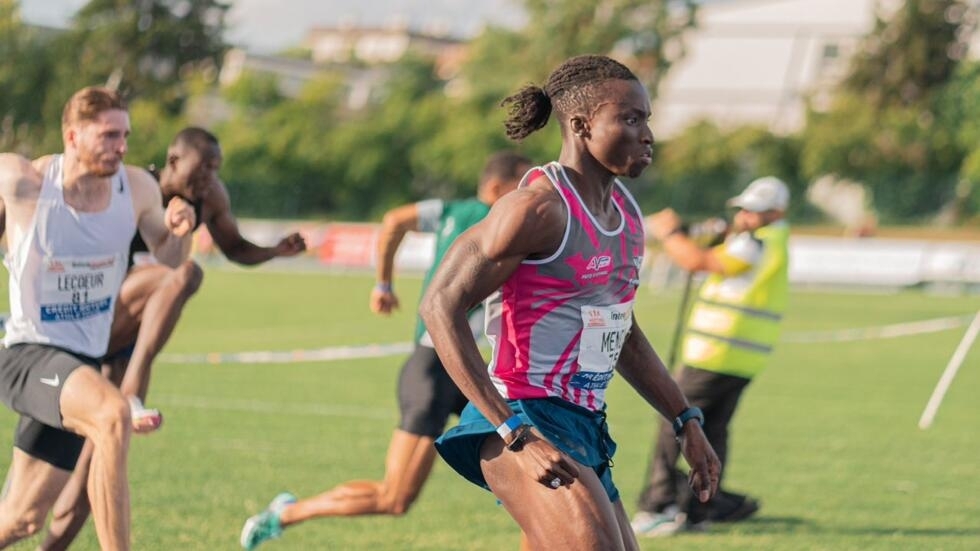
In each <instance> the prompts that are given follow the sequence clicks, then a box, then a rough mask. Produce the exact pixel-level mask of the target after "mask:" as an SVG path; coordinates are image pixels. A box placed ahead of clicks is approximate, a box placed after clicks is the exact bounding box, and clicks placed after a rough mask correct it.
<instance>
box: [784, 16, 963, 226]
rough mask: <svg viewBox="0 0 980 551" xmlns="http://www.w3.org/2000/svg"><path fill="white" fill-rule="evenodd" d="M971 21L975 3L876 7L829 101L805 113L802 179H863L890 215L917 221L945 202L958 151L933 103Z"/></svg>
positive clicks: (897, 219)
mask: <svg viewBox="0 0 980 551" xmlns="http://www.w3.org/2000/svg"><path fill="white" fill-rule="evenodd" d="M975 23H976V13H975V8H974V7H971V6H968V5H967V4H966V3H965V2H962V1H957V0H909V1H907V2H904V3H901V4H899V5H897V8H896V9H895V10H894V11H893V12H892V13H891V14H890V17H888V18H887V19H885V18H882V17H881V16H880V15H879V18H878V20H877V23H876V25H875V28H874V30H873V31H872V32H871V33H870V34H869V35H868V37H867V38H866V39H865V40H864V42H863V44H862V46H861V48H860V50H859V52H858V53H857V54H856V55H855V57H854V59H853V61H852V65H851V68H850V71H849V73H848V75H847V76H846V77H845V79H844V81H843V83H842V86H841V89H840V91H839V92H838V94H837V96H836V97H835V99H834V101H833V102H832V104H831V107H830V108H829V109H828V110H827V111H825V112H817V111H814V110H811V111H810V112H809V114H808V120H807V126H806V128H805V130H804V132H803V147H802V160H801V163H802V172H803V175H804V177H805V178H807V179H810V180H813V179H816V178H818V177H820V176H821V175H824V174H835V175H837V176H840V177H843V178H848V179H851V180H855V181H858V182H862V183H864V184H865V185H866V186H868V188H869V189H870V190H871V192H872V195H873V197H874V204H875V208H876V210H878V212H879V213H881V215H882V217H883V218H884V219H885V220H886V221H891V222H911V221H922V220H924V219H926V218H928V217H930V216H932V215H934V214H935V213H936V212H937V211H939V210H940V209H941V208H942V207H943V206H944V205H945V204H946V203H947V202H948V201H950V200H952V199H953V198H954V196H955V188H956V185H957V176H956V173H957V172H958V171H959V166H960V164H961V162H962V157H963V151H962V149H961V148H960V147H958V146H957V145H956V139H955V133H956V130H955V128H954V127H950V126H948V125H945V124H939V123H937V120H938V119H939V118H941V117H942V114H941V113H939V112H938V111H937V109H941V108H943V107H942V106H941V103H940V99H939V98H940V97H941V95H942V94H941V92H942V90H943V89H944V86H945V85H946V84H947V83H948V82H949V81H950V78H951V77H952V76H953V74H954V71H955V70H956V67H957V64H958V63H959V62H960V61H961V59H962V58H963V56H964V55H965V53H966V45H967V42H968V41H969V39H970V37H971V35H972V33H973V30H974V27H975Z"/></svg>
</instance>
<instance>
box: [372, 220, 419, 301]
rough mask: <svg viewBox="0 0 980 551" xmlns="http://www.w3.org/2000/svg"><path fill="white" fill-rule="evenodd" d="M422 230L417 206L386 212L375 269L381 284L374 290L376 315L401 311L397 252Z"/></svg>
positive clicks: (382, 223) (376, 278)
mask: <svg viewBox="0 0 980 551" xmlns="http://www.w3.org/2000/svg"><path fill="white" fill-rule="evenodd" d="M418 227H419V208H418V205H417V204H416V203H411V204H408V205H402V206H400V207H395V208H393V209H391V210H389V211H388V212H386V213H385V215H384V218H382V219H381V230H380V231H379V232H378V246H377V249H376V251H377V258H378V265H377V267H376V269H375V281H376V282H377V285H375V286H374V288H373V289H371V298H370V307H371V311H372V312H374V313H375V314H385V315H387V314H390V313H391V312H392V311H393V310H396V309H397V308H398V295H396V294H395V290H394V286H393V283H394V268H395V253H397V252H398V246H399V245H401V242H402V239H404V238H405V234H406V233H408V232H409V231H412V230H417V229H418Z"/></svg>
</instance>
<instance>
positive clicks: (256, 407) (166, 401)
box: [153, 394, 396, 421]
mask: <svg viewBox="0 0 980 551" xmlns="http://www.w3.org/2000/svg"><path fill="white" fill-rule="evenodd" d="M153 402H154V404H155V405H161V406H174V407H185V408H193V409H207V410H221V411H241V412H246V413H263V414H264V413H274V414H276V415H314V416H318V417H350V418H354V419H382V420H386V421H387V420H391V419H393V418H394V417H396V412H395V411H394V410H392V409H386V408H366V407H364V406H358V405H351V404H321V403H309V402H307V403H296V402H266V401H262V400H245V399H239V398H218V397H214V396H187V395H184V394H180V395H178V394H154V396H153Z"/></svg>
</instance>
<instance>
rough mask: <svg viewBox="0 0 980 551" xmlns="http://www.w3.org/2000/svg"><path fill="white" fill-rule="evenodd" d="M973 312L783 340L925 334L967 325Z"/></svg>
mask: <svg viewBox="0 0 980 551" xmlns="http://www.w3.org/2000/svg"><path fill="white" fill-rule="evenodd" d="M971 319H973V314H969V315H966V316H950V317H946V318H936V319H931V320H922V321H910V322H905V323H894V324H891V325H878V326H873V327H859V328H856V329H835V330H829V331H800V332H796V333H790V334H788V335H786V337H784V338H783V339H782V340H783V341H784V342H790V343H798V344H799V343H806V344H810V343H826V342H853V341H867V340H873V339H894V338H898V337H909V336H913V335H924V334H926V333H937V332H939V331H948V330H950V329H956V328H957V327H962V326H964V325H966V324H967V323H968V322H969V321H970V320H971Z"/></svg>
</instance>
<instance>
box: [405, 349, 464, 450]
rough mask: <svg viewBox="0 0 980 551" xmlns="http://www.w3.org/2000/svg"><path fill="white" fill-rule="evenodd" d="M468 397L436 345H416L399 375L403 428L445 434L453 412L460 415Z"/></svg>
mask: <svg viewBox="0 0 980 551" xmlns="http://www.w3.org/2000/svg"><path fill="white" fill-rule="evenodd" d="M466 402H467V400H466V397H465V396H463V393H462V392H460V391H459V389H458V388H457V387H456V383H454V382H453V380H452V379H451V378H450V377H449V374H448V373H446V369H445V368H444V367H443V366H442V362H441V361H439V356H438V355H437V354H436V351H435V349H433V348H430V347H428V346H420V345H416V346H415V350H414V351H413V352H412V355H411V356H409V357H408V359H407V360H406V361H405V365H404V366H402V372H401V375H400V376H399V379H398V406H399V409H400V410H401V423H400V424H399V426H398V427H399V428H400V429H401V430H403V431H405V432H408V433H411V434H416V435H419V436H431V437H433V438H435V437H437V436H439V435H440V434H442V431H443V430H444V429H445V428H446V421H448V420H449V416H450V414H453V413H455V414H456V415H459V413H460V412H461V411H463V408H464V407H465V406H466Z"/></svg>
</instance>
